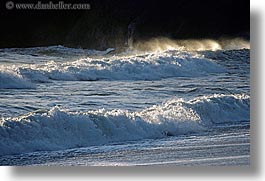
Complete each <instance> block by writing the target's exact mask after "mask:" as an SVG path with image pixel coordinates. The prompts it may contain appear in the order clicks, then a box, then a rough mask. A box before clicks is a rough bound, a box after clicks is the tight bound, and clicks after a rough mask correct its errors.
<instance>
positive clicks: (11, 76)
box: [0, 67, 35, 89]
mask: <svg viewBox="0 0 265 181" xmlns="http://www.w3.org/2000/svg"><path fill="white" fill-rule="evenodd" d="M29 88H35V86H34V84H33V83H31V81H29V80H27V79H25V78H23V77H22V76H21V75H20V74H18V73H16V72H15V71H12V70H8V69H5V70H4V69H2V68H1V67H0V89H29Z"/></svg>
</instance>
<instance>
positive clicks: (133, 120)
mask: <svg viewBox="0 0 265 181" xmlns="http://www.w3.org/2000/svg"><path fill="white" fill-rule="evenodd" d="M249 111H250V98H249V96H247V95H243V94H238V95H219V94H218V95H211V96H204V97H197V98H195V99H192V100H184V99H173V100H170V101H167V102H165V103H164V104H162V105H156V106H153V107H150V108H147V109H145V110H143V111H140V112H129V111H127V110H112V111H106V110H104V109H101V110H97V111H89V112H83V113H82V112H69V111H67V110H62V109H60V108H58V107H54V108H53V109H51V110H48V111H45V110H39V111H35V112H31V113H29V114H27V115H23V116H19V117H15V118H6V119H2V120H1V121H0V155H7V154H17V153H24V152H32V151H38V150H60V149H67V148H76V147H85V146H90V145H101V144H108V143H111V142H120V141H130V140H140V139H147V138H162V137H166V136H171V135H181V134H190V133H194V132H196V133H200V132H203V131H206V130H207V129H209V128H213V129H214V127H212V126H213V125H216V124H223V123H225V124H229V123H233V124H236V123H237V122H241V121H249Z"/></svg>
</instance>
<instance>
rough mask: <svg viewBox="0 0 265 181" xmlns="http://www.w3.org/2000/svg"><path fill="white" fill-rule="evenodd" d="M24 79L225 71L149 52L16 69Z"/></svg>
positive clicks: (182, 55) (187, 56)
mask: <svg viewBox="0 0 265 181" xmlns="http://www.w3.org/2000/svg"><path fill="white" fill-rule="evenodd" d="M13 71H15V72H18V73H19V74H20V75H21V76H23V77H25V78H27V79H29V80H32V81H37V82H49V81H51V80H68V81H72V80H159V79H163V78H169V77H179V76H187V77H194V76H204V75H208V74H209V73H219V72H224V71H225V69H224V68H223V67H222V66H220V65H218V64H217V63H215V62H213V61H211V60H210V59H206V58H203V56H200V55H195V54H192V53H187V52H180V51H167V52H161V53H148V54H144V55H133V56H112V57H109V58H84V59H79V60H76V61H71V62H65V63H59V62H54V61H50V62H48V63H46V64H35V65H20V66H17V67H15V68H14V70H13Z"/></svg>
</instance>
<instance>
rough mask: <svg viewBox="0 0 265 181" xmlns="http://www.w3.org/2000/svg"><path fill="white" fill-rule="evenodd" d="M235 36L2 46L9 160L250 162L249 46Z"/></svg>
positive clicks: (1, 135)
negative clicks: (159, 44)
mask: <svg viewBox="0 0 265 181" xmlns="http://www.w3.org/2000/svg"><path fill="white" fill-rule="evenodd" d="M207 42H208V41H207ZM186 43H187V42H186ZM202 43H204V42H202ZM244 43H245V44H244V47H243V48H245V45H246V42H244ZM149 44H150V43H149ZM149 44H147V45H149ZM182 44H183V42H182ZM213 45H214V46H216V45H215V44H213ZM232 45H233V43H230V44H229V48H227V49H224V48H222V46H223V45H222V46H221V45H220V46H218V50H215V51H212V50H208V49H206V50H201V49H200V51H194V50H192V51H187V50H183V49H179V48H178V49H176V48H175V49H172V48H169V49H168V48H167V49H166V50H164V49H161V48H159V51H153V50H152V51H146V50H144V51H140V50H139V49H138V50H137V51H133V50H130V51H127V52H122V53H115V51H113V50H114V49H112V48H110V49H107V50H105V51H97V50H86V49H74V48H67V47H63V46H50V47H34V48H23V49H20V48H9V49H0V92H1V94H0V98H1V102H0V114H1V119H0V165H95V166H98V165H164V164H166V165H249V164H250V142H249V127H250V84H249V80H250V70H249V69H250V68H249V67H250V57H249V49H242V48H239V47H238V44H237V46H234V48H236V49H233V47H232V48H231V46H232ZM171 47H172V46H171ZM227 47H228V45H227Z"/></svg>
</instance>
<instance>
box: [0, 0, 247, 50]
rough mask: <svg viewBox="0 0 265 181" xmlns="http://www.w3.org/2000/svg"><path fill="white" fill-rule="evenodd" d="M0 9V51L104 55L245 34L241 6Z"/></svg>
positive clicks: (94, 4) (197, 2) (188, 1)
mask: <svg viewBox="0 0 265 181" xmlns="http://www.w3.org/2000/svg"><path fill="white" fill-rule="evenodd" d="M14 2H15V3H18V2H25V3H30V2H34V3H36V2H37V1H32V0H24V1H23V0H14ZM41 2H42V3H45V2H46V1H41ZM52 2H53V3H56V2H58V1H52ZM64 2H65V3H68V2H70V1H67V0H65V1H64ZM5 3H6V2H5V1H1V11H0V15H1V33H0V40H1V41H0V47H31V46H47V45H58V44H61V45H65V46H70V47H83V48H95V49H105V48H107V47H123V46H129V44H130V43H132V41H138V40H145V39H148V38H152V37H159V36H160V37H161V36H163V37H169V38H172V39H190V38H194V39H201V38H213V39H218V38H220V37H243V38H246V39H248V38H249V31H250V2H249V1H247V0H241V1H233V0H217V1H213V0H163V1H159V0H87V1H82V0H76V1H72V3H90V5H91V9H90V10H15V9H13V10H7V9H6V8H5Z"/></svg>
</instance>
